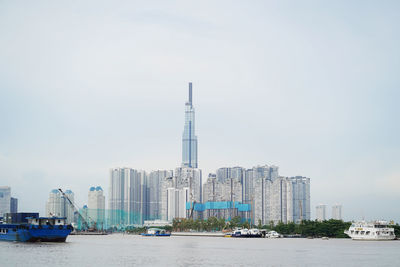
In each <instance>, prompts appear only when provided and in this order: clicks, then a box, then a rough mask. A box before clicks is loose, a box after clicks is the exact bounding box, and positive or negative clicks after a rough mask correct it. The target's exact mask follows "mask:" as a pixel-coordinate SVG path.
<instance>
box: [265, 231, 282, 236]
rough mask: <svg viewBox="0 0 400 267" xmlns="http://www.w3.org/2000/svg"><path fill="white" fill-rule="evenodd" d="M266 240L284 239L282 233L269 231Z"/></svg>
mask: <svg viewBox="0 0 400 267" xmlns="http://www.w3.org/2000/svg"><path fill="white" fill-rule="evenodd" d="M265 237H266V238H281V237H283V236H282V235H281V234H280V233H278V232H276V231H269V232H268V233H267V234H266V235H265Z"/></svg>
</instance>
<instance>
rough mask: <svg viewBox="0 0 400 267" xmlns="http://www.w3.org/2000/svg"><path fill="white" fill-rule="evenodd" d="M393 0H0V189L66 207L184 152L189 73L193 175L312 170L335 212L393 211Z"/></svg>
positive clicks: (398, 144) (394, 215)
mask: <svg viewBox="0 0 400 267" xmlns="http://www.w3.org/2000/svg"><path fill="white" fill-rule="evenodd" d="M399 11H400V2H398V1H4V0H0V186H1V185H7V186H11V188H12V195H13V196H14V197H17V198H18V199H19V210H21V211H40V212H41V213H42V214H43V212H44V211H45V202H46V200H47V198H48V195H49V192H50V191H51V190H52V189H54V188H63V189H71V190H72V191H73V192H74V193H75V199H76V202H77V204H78V205H80V206H82V205H83V204H85V203H87V194H88V190H89V188H90V187H91V186H97V185H100V186H102V187H103V189H104V191H105V193H106V196H107V195H108V189H109V170H110V168H113V167H131V168H135V169H143V170H146V171H151V170H157V169H174V168H176V167H179V166H180V164H181V137H182V132H183V125H184V104H185V101H186V100H187V93H188V82H189V81H191V82H193V102H194V107H195V109H196V134H197V136H198V140H199V141H198V142H199V148H198V151H199V152H198V153H199V154H198V157H199V167H200V168H201V169H202V171H203V182H205V180H206V177H207V175H208V173H209V172H215V170H216V169H217V168H219V167H227V166H243V167H246V168H251V167H253V166H256V165H264V164H269V165H272V164H273V165H277V166H279V171H280V175H282V176H295V175H302V176H306V177H310V178H311V210H312V218H313V217H314V214H315V206H316V205H317V204H320V203H322V204H327V205H328V209H327V214H328V217H329V216H330V214H331V206H332V205H333V204H335V203H340V204H342V205H343V215H344V219H345V220H353V219H354V220H357V219H362V218H365V219H386V220H395V221H397V222H400V205H399V201H400V153H399V151H400V141H399V137H400V121H399V115H400V107H399V105H398V100H399V99H400V88H399V87H400V75H399V70H400V27H399V25H400V18H399V16H398V14H399Z"/></svg>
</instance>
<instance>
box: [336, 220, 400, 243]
mask: <svg viewBox="0 0 400 267" xmlns="http://www.w3.org/2000/svg"><path fill="white" fill-rule="evenodd" d="M344 233H345V234H346V235H348V236H349V237H351V239H353V240H376V241H381V240H394V239H395V238H396V235H395V234H394V228H391V227H390V224H389V223H387V222H386V221H374V222H365V221H361V222H355V223H353V224H352V225H351V226H350V228H349V229H348V230H346V231H344Z"/></svg>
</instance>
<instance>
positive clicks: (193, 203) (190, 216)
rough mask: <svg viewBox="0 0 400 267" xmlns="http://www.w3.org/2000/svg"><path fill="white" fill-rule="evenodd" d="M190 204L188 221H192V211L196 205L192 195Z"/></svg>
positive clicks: (191, 194)
mask: <svg viewBox="0 0 400 267" xmlns="http://www.w3.org/2000/svg"><path fill="white" fill-rule="evenodd" d="M190 202H191V203H190V204H191V205H192V207H191V209H190V214H189V219H193V210H194V205H196V200H195V199H194V197H193V193H190Z"/></svg>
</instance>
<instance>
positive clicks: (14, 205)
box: [10, 197, 18, 213]
mask: <svg viewBox="0 0 400 267" xmlns="http://www.w3.org/2000/svg"><path fill="white" fill-rule="evenodd" d="M10 212H11V213H17V212H18V198H14V197H12V198H11V201H10Z"/></svg>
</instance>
